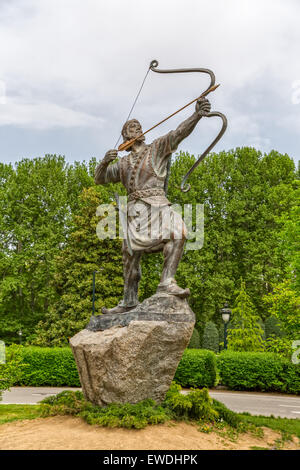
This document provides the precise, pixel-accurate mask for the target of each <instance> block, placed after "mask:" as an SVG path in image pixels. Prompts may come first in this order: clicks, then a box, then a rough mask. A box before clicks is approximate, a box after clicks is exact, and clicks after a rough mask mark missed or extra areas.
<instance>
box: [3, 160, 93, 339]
mask: <svg viewBox="0 0 300 470" xmlns="http://www.w3.org/2000/svg"><path fill="white" fill-rule="evenodd" d="M92 183H93V179H92V177H91V176H90V175H89V174H88V169H87V167H86V166H85V164H84V163H82V164H75V165H74V166H70V165H66V163H65V159H64V157H61V156H56V155H46V156H45V157H43V158H35V159H32V160H29V159H24V160H22V161H20V162H19V163H17V164H16V167H15V168H13V167H12V166H11V165H1V166H0V214H1V215H0V261H1V267H0V324H1V327H0V337H1V338H2V339H3V340H5V342H6V343H10V342H14V341H16V339H17V332H18V331H19V330H20V329H22V332H23V338H25V339H28V338H29V337H30V334H31V333H32V331H33V329H34V327H35V326H36V324H37V323H38V321H39V320H41V319H42V318H43V317H44V315H45V313H46V312H47V310H48V308H49V306H50V305H51V304H52V303H53V302H54V301H55V300H56V293H55V292H54V290H53V289H52V287H51V286H52V283H51V282H52V279H53V275H54V271H55V256H56V255H57V254H58V253H59V252H60V250H61V249H62V248H63V247H64V246H65V245H66V243H67V240H68V237H69V234H70V232H71V229H72V227H71V220H72V215H73V214H74V212H75V213H76V211H77V206H78V194H79V193H80V192H81V191H82V189H83V188H84V187H86V186H90V185H91V184H92Z"/></svg>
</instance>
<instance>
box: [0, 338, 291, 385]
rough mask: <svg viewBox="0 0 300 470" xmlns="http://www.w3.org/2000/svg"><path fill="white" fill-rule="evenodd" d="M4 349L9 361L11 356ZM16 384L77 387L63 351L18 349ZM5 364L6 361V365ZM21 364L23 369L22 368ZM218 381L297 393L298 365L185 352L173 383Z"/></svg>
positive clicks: (253, 356) (260, 356) (258, 356)
mask: <svg viewBox="0 0 300 470" xmlns="http://www.w3.org/2000/svg"><path fill="white" fill-rule="evenodd" d="M11 348H13V349H12V351H13V350H14V347H12V346H10V347H9V348H7V350H8V358H9V361H10V360H12V358H13V355H12V353H11V352H10V350H11ZM21 351H22V360H20V359H19V360H18V370H19V372H18V376H17V379H16V380H17V382H16V380H14V381H15V383H17V384H19V385H26V386H47V385H48V386H69V387H80V381H79V377H78V373H77V369H76V364H75V360H74V357H73V355H72V351H71V349H70V348H69V347H65V348H39V347H33V346H29V347H28V346H27V347H23V348H21ZM7 364H9V362H8V363H7ZM23 364H24V365H25V367H23V366H22V365H23ZM218 376H219V377H220V382H221V383H222V384H223V385H226V386H227V387H229V388H230V389H233V390H262V391H270V392H271V391H280V392H284V393H295V394H300V366H299V365H296V364H293V363H292V362H291V361H290V360H289V361H287V360H284V359H282V358H281V357H280V356H279V355H278V354H271V353H254V352H252V353H246V352H241V353H240V352H231V351H224V352H222V353H221V354H220V355H218V356H215V354H214V353H213V352H212V351H206V350H202V349H186V350H185V351H184V354H183V356H182V359H181V361H180V363H179V365H178V368H177V371H176V374H175V377H174V380H175V381H176V382H177V383H178V384H180V385H181V386H183V387H209V388H211V387H214V386H215V385H216V383H217V380H218Z"/></svg>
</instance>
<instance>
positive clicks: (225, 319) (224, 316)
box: [220, 302, 231, 349]
mask: <svg viewBox="0 0 300 470" xmlns="http://www.w3.org/2000/svg"><path fill="white" fill-rule="evenodd" d="M220 312H221V315H222V319H223V322H224V349H227V328H228V323H229V320H230V315H231V309H230V308H229V307H228V303H227V302H226V303H225V304H224V307H223V308H221V310H220Z"/></svg>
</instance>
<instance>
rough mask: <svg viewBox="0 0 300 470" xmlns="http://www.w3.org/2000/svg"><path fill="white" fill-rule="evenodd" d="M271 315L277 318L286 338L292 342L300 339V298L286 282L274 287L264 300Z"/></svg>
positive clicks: (287, 281)
mask: <svg viewBox="0 0 300 470" xmlns="http://www.w3.org/2000/svg"><path fill="white" fill-rule="evenodd" d="M263 301H264V304H265V306H266V308H267V311H268V313H269V315H272V316H273V317H275V318H277V320H278V321H279V322H280V326H281V329H282V330H283V332H284V333H285V336H286V337H287V338H288V339H290V340H291V341H292V340H297V339H299V338H300V296H299V295H297V293H296V292H295V290H294V289H292V286H291V281H289V280H286V281H284V282H282V283H281V284H278V285H277V286H275V287H274V289H273V291H272V292H270V293H269V294H268V295H266V296H264V298H263Z"/></svg>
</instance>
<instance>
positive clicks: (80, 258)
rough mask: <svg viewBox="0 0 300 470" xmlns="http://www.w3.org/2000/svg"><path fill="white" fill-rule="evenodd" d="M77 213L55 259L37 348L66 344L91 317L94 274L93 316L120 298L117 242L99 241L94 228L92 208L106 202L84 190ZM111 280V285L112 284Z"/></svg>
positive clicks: (93, 211) (119, 262) (37, 332)
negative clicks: (52, 297)
mask: <svg viewBox="0 0 300 470" xmlns="http://www.w3.org/2000/svg"><path fill="white" fill-rule="evenodd" d="M79 200H80V207H79V213H78V215H76V216H75V217H74V230H73V232H72V233H71V235H70V237H69V243H68V246H67V247H66V248H65V250H64V251H63V253H62V254H60V255H59V256H57V257H56V269H55V273H54V279H53V285H54V288H55V290H56V292H57V293H58V294H59V299H58V300H57V301H56V302H54V303H53V304H52V305H51V306H50V308H49V310H48V312H47V314H46V315H45V318H44V320H42V321H41V322H40V323H39V324H38V326H37V328H36V331H35V335H34V338H33V339H32V341H31V343H32V344H36V345H41V346H50V345H53V346H56V345H59V346H62V345H67V344H68V340H69V338H70V337H72V336H73V335H74V334H75V333H77V332H78V331H80V330H81V329H83V328H84V327H85V326H86V325H87V324H88V322H89V319H90V316H91V314H92V277H93V271H98V272H97V275H96V289H95V296H96V303H95V307H96V313H97V312H99V310H101V307H102V306H104V305H105V306H107V307H113V306H114V305H116V304H117V303H118V301H119V299H120V297H121V296H122V291H123V278H122V257H121V246H120V241H119V240H110V239H105V240H101V241H100V240H99V239H98V237H97V234H96V225H97V223H98V222H99V220H100V218H99V217H98V216H97V215H96V208H97V207H98V206H99V205H100V204H101V203H102V202H106V201H104V200H103V199H101V197H100V195H99V194H98V192H97V190H96V189H95V188H94V187H91V188H88V189H84V190H83V192H82V194H81V196H80V198H79ZM112 279H113V282H112Z"/></svg>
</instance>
